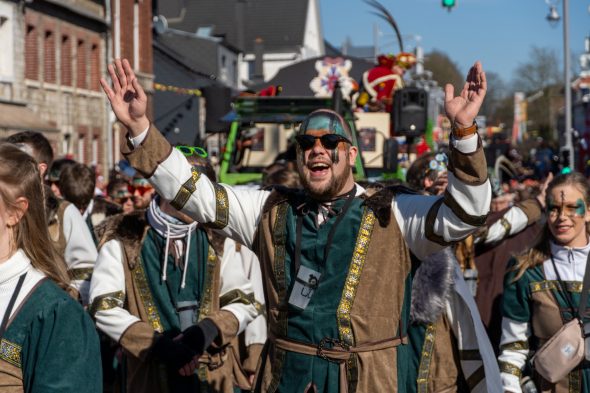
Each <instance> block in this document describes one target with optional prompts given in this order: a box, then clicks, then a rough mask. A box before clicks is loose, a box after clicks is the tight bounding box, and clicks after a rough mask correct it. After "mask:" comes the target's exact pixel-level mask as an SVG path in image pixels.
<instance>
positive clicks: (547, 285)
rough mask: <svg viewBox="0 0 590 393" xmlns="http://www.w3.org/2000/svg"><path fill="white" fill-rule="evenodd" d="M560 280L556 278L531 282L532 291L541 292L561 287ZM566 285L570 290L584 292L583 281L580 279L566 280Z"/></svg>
mask: <svg viewBox="0 0 590 393" xmlns="http://www.w3.org/2000/svg"><path fill="white" fill-rule="evenodd" d="M559 285H560V284H559V282H558V281H555V280H546V281H536V282H532V283H530V284H529V288H530V289H531V292H533V293H534V292H541V291H550V290H557V289H559ZM565 287H566V289H567V290H568V292H576V293H580V292H582V282H580V281H566V282H565Z"/></svg>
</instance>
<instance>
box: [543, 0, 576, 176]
mask: <svg viewBox="0 0 590 393" xmlns="http://www.w3.org/2000/svg"><path fill="white" fill-rule="evenodd" d="M558 2H559V0H545V3H546V4H547V5H548V6H549V15H547V20H548V21H549V23H550V24H552V25H554V24H556V23H557V22H558V21H559V14H558V13H557V8H556V6H555V5H556V4H557V3H558ZM563 79H564V90H565V91H564V93H565V135H564V136H565V141H564V146H563V147H562V148H561V150H562V152H564V151H567V152H568V153H566V154H565V155H566V156H567V157H568V159H569V163H568V166H569V167H570V168H571V169H572V170H573V169H574V147H573V141H572V131H573V130H572V91H571V88H570V81H571V70H570V45H569V0H563Z"/></svg>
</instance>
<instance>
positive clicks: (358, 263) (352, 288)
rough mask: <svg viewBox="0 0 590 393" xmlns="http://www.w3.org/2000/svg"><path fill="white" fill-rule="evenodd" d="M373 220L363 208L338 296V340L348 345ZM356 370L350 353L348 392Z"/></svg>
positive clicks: (352, 388)
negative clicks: (352, 315) (344, 278)
mask: <svg viewBox="0 0 590 393" xmlns="http://www.w3.org/2000/svg"><path fill="white" fill-rule="evenodd" d="M375 220H376V218H375V214H374V213H373V212H372V211H371V210H369V209H367V208H365V210H364V212H363V217H362V219H361V225H360V227H359V232H358V235H357V239H356V244H355V246H354V252H353V254H352V260H351V262H350V267H349V268H348V276H347V277H346V281H345V283H344V289H343V291H342V297H341V298H340V304H339V305H338V311H337V318H338V333H339V336H340V340H341V341H342V342H343V343H345V344H346V345H349V346H354V345H355V340H354V332H353V331H352V321H351V317H350V313H351V311H352V306H353V304H354V299H355V297H356V292H357V289H358V285H359V283H360V280H361V274H362V272H363V267H364V266H365V260H366V259H367V251H368V249H369V243H370V241H371V233H372V232H373V226H374V225H375ZM357 370H358V358H357V356H356V355H352V356H350V357H349V358H348V360H347V364H346V374H347V380H348V391H349V392H355V391H356V385H357V382H358V376H357V375H358V372H357Z"/></svg>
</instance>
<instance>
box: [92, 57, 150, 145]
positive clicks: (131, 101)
mask: <svg viewBox="0 0 590 393" xmlns="http://www.w3.org/2000/svg"><path fill="white" fill-rule="evenodd" d="M108 70H109V74H110V76H111V81H112V83H113V87H112V88H111V86H110V85H109V83H108V82H107V81H106V80H105V79H104V78H100V84H101V86H102V89H103V90H104V92H105V94H106V95H107V97H108V99H109V101H110V103H111V107H112V108H113V112H115V116H117V119H119V121H120V122H121V123H123V124H124V125H125V126H126V127H127V128H128V129H129V132H130V134H131V136H132V137H135V136H137V135H139V134H141V133H142V132H143V131H144V130H145V129H146V128H148V127H149V124H150V122H149V120H148V118H147V116H146V109H147V96H146V95H145V92H144V91H143V88H142V87H141V85H140V84H139V82H138V81H137V77H136V76H135V73H134V72H133V69H132V68H131V65H130V64H129V61H127V59H123V61H121V59H115V62H114V64H109V66H108Z"/></svg>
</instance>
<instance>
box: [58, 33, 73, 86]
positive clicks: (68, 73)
mask: <svg viewBox="0 0 590 393" xmlns="http://www.w3.org/2000/svg"><path fill="white" fill-rule="evenodd" d="M60 59H61V65H60V66H61V67H60V68H61V75H60V77H61V84H62V85H64V86H72V41H71V39H70V37H69V36H67V35H64V36H62V37H61V56H60Z"/></svg>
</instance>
